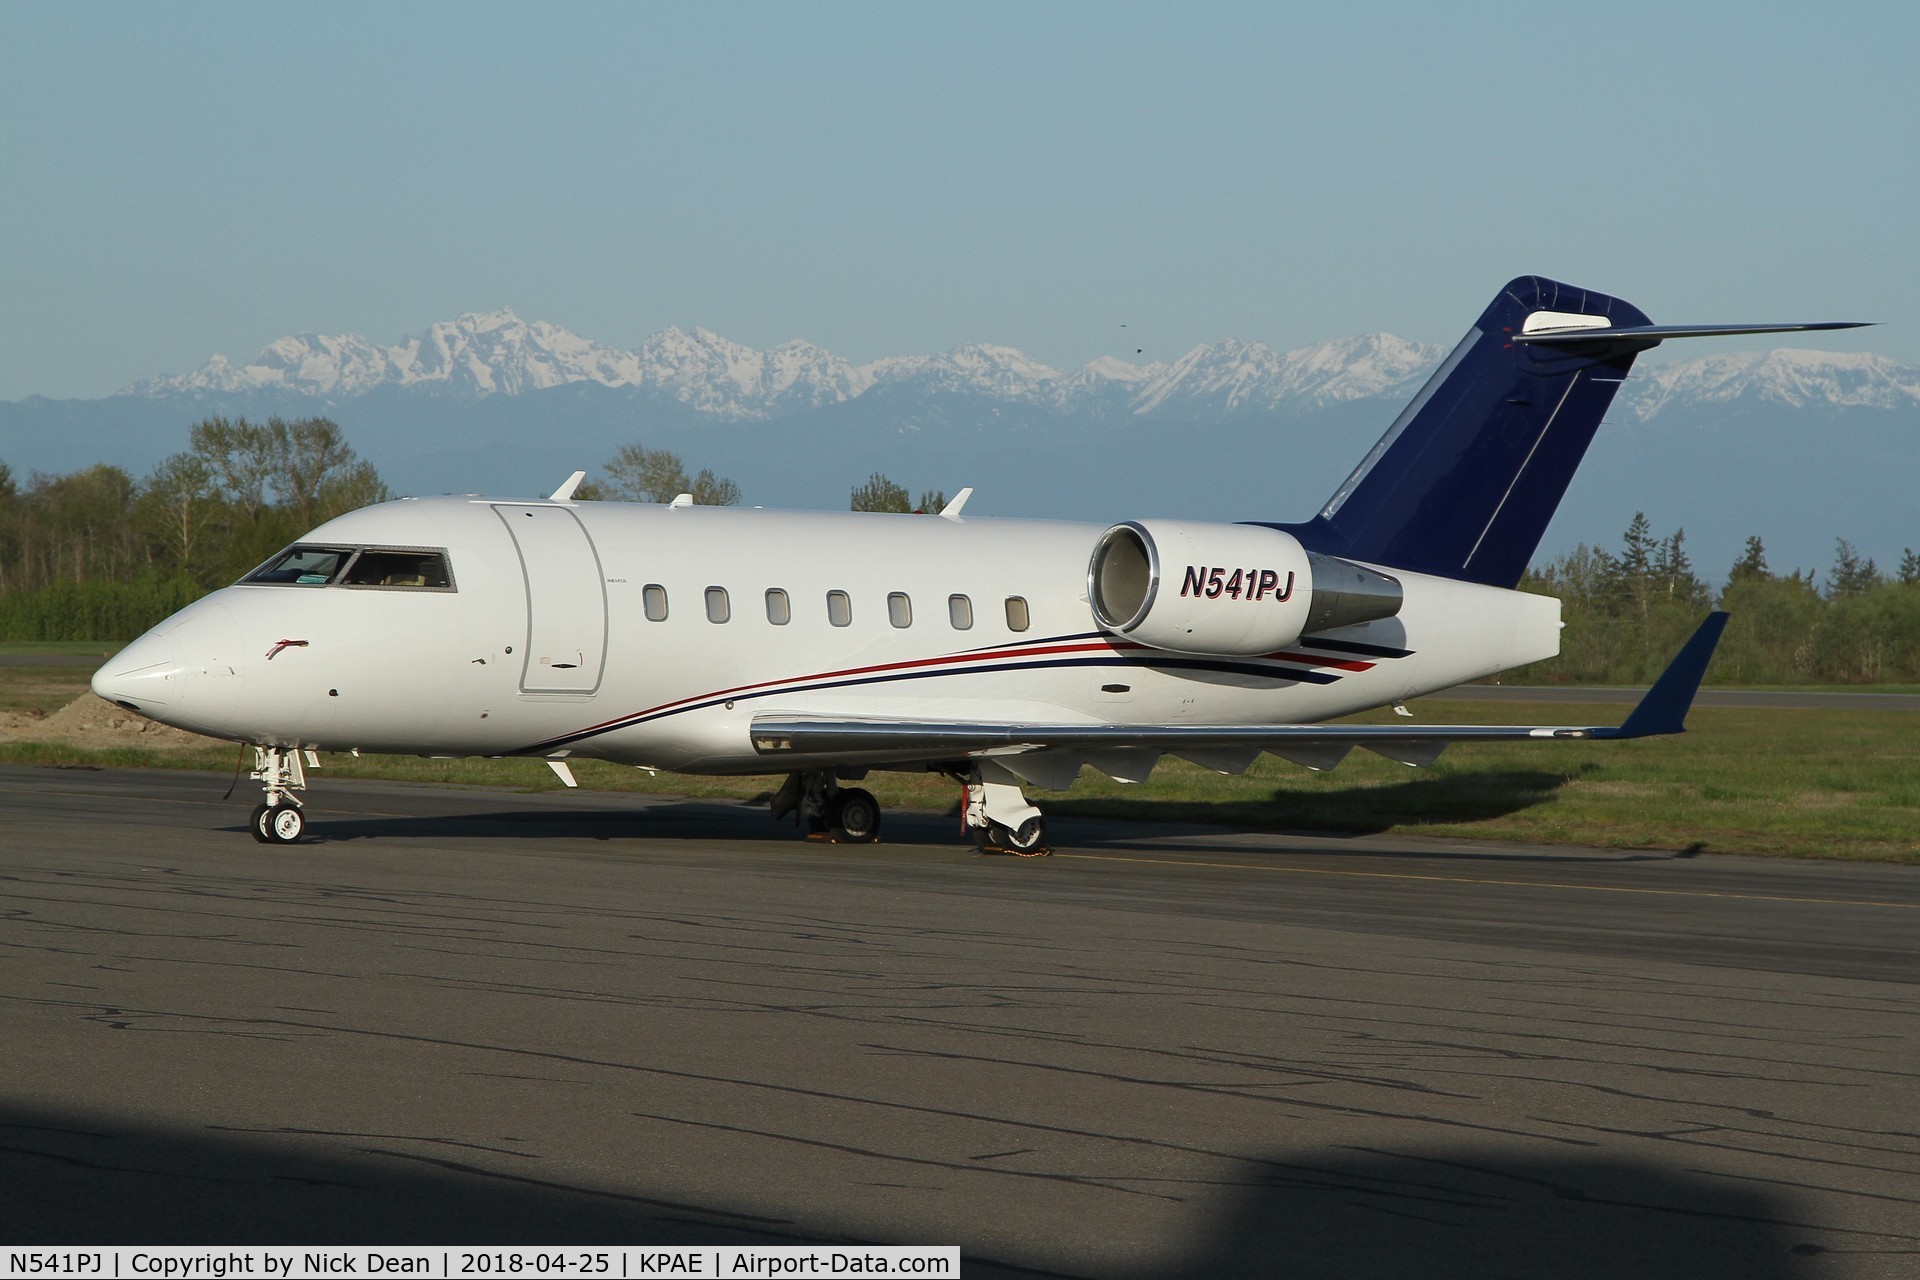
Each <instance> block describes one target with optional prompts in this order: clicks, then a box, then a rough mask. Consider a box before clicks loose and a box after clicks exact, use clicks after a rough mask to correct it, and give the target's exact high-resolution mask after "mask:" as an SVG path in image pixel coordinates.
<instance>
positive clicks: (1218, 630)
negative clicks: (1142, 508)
mask: <svg viewBox="0 0 1920 1280" xmlns="http://www.w3.org/2000/svg"><path fill="white" fill-rule="evenodd" d="M1400 601H1401V592H1400V583H1399V581H1398V580H1396V579H1394V578H1390V577H1388V576H1387V575H1386V574H1383V573H1378V572H1375V571H1374V570H1372V569H1366V568H1362V567H1361V566H1360V565H1357V564H1353V563H1351V562H1350V561H1346V560H1342V559H1340V558H1338V557H1337V556H1324V555H1320V554H1318V553H1316V552H1312V551H1308V550H1307V549H1306V548H1305V547H1302V546H1301V545H1300V543H1299V541H1298V540H1297V539H1296V538H1294V536H1293V535H1292V534H1289V533H1282V532H1281V531H1280V530H1278V529H1269V528H1266V527H1264V526H1262V525H1251V524H1209V523H1201V522H1198V521H1192V520H1155V521H1152V522H1151V523H1149V524H1142V523H1138V522H1136V521H1132V520H1129V521H1127V522H1126V523H1124V524H1117V525H1115V526H1113V528H1111V529H1109V530H1107V531H1106V532H1105V533H1104V534H1102V535H1101V536H1100V540H1099V542H1097V543H1095V544H1094V548H1093V559H1092V560H1091V561H1090V562H1089V563H1088V565H1087V602H1088V603H1089V604H1091V605H1092V606H1093V616H1094V619H1095V621H1097V622H1098V623H1099V624H1100V625H1101V626H1102V627H1103V628H1105V629H1106V630H1108V631H1114V632H1118V633H1119V634H1121V635H1124V636H1126V637H1127V638H1128V639H1129V640H1136V641H1138V642H1139V643H1141V644H1145V645H1151V646H1153V647H1154V648H1156V649H1167V650H1171V651H1173V652H1175V653H1204V654H1209V655H1215V656H1221V657H1226V656H1233V657H1252V656H1255V655H1258V654H1263V653H1272V652H1274V651H1275V650H1277V649H1284V648H1285V647H1286V646H1288V645H1290V644H1292V643H1293V642H1294V641H1296V640H1298V639H1299V638H1300V637H1301V636H1303V635H1311V634H1313V633H1314V632H1318V631H1328V630H1331V629H1333V628H1335V627H1346V626H1352V625H1354V624H1356V623H1361V622H1372V621H1374V620H1375V619H1377V618H1391V617H1392V616H1393V615H1394V614H1396V613H1398V612H1400Z"/></svg>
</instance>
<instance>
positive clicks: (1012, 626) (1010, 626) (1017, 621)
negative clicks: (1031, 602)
mask: <svg viewBox="0 0 1920 1280" xmlns="http://www.w3.org/2000/svg"><path fill="white" fill-rule="evenodd" d="M1031 625H1033V619H1032V618H1030V617H1028V616H1027V598H1026V597H1025V596H1008V597H1007V630H1009V631H1025V630H1026V629H1027V628H1028V627H1029V626H1031Z"/></svg>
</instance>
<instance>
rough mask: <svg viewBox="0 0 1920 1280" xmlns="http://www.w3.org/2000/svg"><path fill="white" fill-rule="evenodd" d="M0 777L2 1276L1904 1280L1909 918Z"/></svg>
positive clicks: (1089, 828) (1279, 850)
mask: <svg viewBox="0 0 1920 1280" xmlns="http://www.w3.org/2000/svg"><path fill="white" fill-rule="evenodd" d="M226 785H227V779H226V778H224V777H215V776H213V775H209V774H193V773H170V772H158V771H154V772H148V771H94V770H64V769H37V768H25V767H11V766H9V767H0V1189H3V1193H0V1241H3V1242H5V1243H29V1242H59V1243H81V1242H85V1243H148V1244H151V1243H194V1242H211V1243H229V1242H231V1243H241V1242H273V1243H297V1244H318V1243H331V1242H370V1243H403V1242H431V1243H443V1244H458V1243H479V1242H522V1243H572V1242H608V1243H615V1242H617V1243H627V1244H640V1243H648V1242H659V1243H694V1242H713V1243H745V1242H754V1241H764V1242H777V1243H792V1242H805V1241H812V1240H836V1241H844V1240H855V1241H871V1242H880V1243H937V1244H953V1243H957V1244H959V1245H960V1246H961V1247H962V1249H963V1251H964V1253H963V1256H964V1258H965V1264H966V1274H967V1275H969V1276H1002V1275H1004V1276H1035V1275H1066V1276H1086V1277H1120V1278H1133V1277H1138V1278H1141V1280H1147V1278H1153V1280H1163V1278H1171V1277H1190V1276H1192V1277H1198V1276H1286V1277H1321V1276H1326V1277H1367V1276H1380V1277H1394V1278H1395V1280H1404V1278H1406V1277H1467V1276H1472V1277H1490V1276H1528V1277H1532V1276H1540V1277H1595V1278H1598V1277H1608V1278H1609V1280H1612V1278H1615V1277H1622V1276H1634V1277H1666V1276H1674V1277H1679V1276H1686V1277H1689V1278H1694V1277H1711V1276H1738V1277H1742V1278H1743V1280H1774V1278H1780V1277H1795V1278H1799V1277H1808V1278H1811V1277H1822V1278H1825V1277H1865V1276H1888V1277H1892V1276H1903V1277H1904V1276H1911V1275H1913V1274H1915V1272H1916V1269H1920V1206H1917V1204H1916V1201H1917V1200H1920V1089H1916V1079H1915V1078H1916V1072H1920V1017H1916V1014H1917V1013H1920V999H1916V996H1920V987H1916V978H1917V977H1920V966H1917V965H1916V958H1917V957H1920V868H1913V867H1896V866H1871V865H1852V864H1838V863H1814V862H1796V861H1786V860H1782V861H1768V860H1761V859H1743V858H1720V857H1710V856H1699V857H1687V856H1684V855H1671V854H1634V853H1617V852H1606V851H1595V850H1581V849H1546V848H1529V847H1522V846H1513V845H1494V844H1476V843H1471V842H1459V841H1422V840H1414V839H1405V838H1385V837H1369V838H1360V839H1336V838H1308V837H1283V836H1268V835H1253V834H1245V833H1236V832H1231V831H1222V830H1214V829H1201V828H1174V827H1147V826H1139V825H1127V824H1120V823H1096V822H1074V821H1060V822H1057V823H1056V824H1055V827H1056V830H1055V832H1054V836H1055V840H1056V845H1057V847H1058V849H1059V852H1058V853H1057V854H1056V855H1055V856H1054V857H1051V858H1046V859H1033V860H1018V859H1013V858H1008V857H990V856H982V855H978V854H976V853H974V852H973V851H972V849H971V848H970V847H967V846H964V845H962V844H961V843H960V842H959V840H958V836H957V833H956V832H955V831H954V830H953V825H952V824H953V820H952V819H950V818H914V817H904V816H896V815H889V819H888V822H889V826H888V835H889V837H890V838H889V842H888V843H885V844H881V845H876V846H827V845H819V844H809V843H806V842H803V841H801V840H799V839H797V838H796V837H795V836H794V835H793V834H792V830H791V828H789V827H785V826H776V825H775V824H774V823H772V822H771V820H770V819H768V818H767V816H766V814H765V813H764V811H762V810H756V809H751V808H747V807H745V806H737V805H728V804H716V803H689V802H673V801H661V800H658V799H648V798H635V797H625V796H611V795H606V794H582V793H566V794H553V793H541V794H532V795H519V794H512V793H506V792H500V791H491V790H478V789H435V788H430V787H424V786H414V785H406V784H382V783H365V782H330V781H326V780H324V778H323V779H322V780H320V781H318V782H317V784H316V786H315V788H314V789H313V790H312V791H311V792H310V793H309V800H310V803H311V805H312V812H313V825H312V827H311V830H312V833H313V837H314V838H313V840H312V841H311V842H310V843H306V844H302V845H299V846H294V847H290V848H287V847H276V846H263V845H260V844H257V843H255V842H254V841H253V840H252V839H251V838H250V837H249V836H248V835H247V834H246V830H245V820H246V816H247V811H248V808H249V807H250V805H251V804H252V803H253V799H254V797H253V796H251V795H249V794H246V793H245V791H244V787H245V784H244V783H243V784H242V787H243V790H242V791H241V792H240V793H237V794H236V796H235V798H234V799H232V800H230V801H225V802H223V801H222V800H221V793H222V791H223V790H224V789H225V787H226Z"/></svg>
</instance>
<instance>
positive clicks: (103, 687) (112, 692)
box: [93, 630, 180, 711]
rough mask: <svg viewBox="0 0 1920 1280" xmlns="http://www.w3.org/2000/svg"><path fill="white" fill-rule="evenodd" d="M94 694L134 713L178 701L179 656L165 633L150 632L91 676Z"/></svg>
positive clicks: (114, 656) (108, 660)
mask: <svg viewBox="0 0 1920 1280" xmlns="http://www.w3.org/2000/svg"><path fill="white" fill-rule="evenodd" d="M93 691H94V692H95V693H97V694H99V695H100V696H101V697H103V698H105V699H106V700H107V701H108V702H113V703H118V704H119V705H120V706H123V707H127V708H129V709H131V710H134V711H140V710H143V709H145V708H147V707H150V706H159V707H164V706H166V705H167V704H168V703H169V702H178V701H179V700H180V653H179V650H177V649H175V648H174V645H173V640H172V638H171V637H170V636H168V635H167V634H166V633H165V632H162V631H158V630H155V631H149V632H147V634H145V635H143V636H141V637H140V638H139V639H138V640H135V641H134V642H133V643H132V644H130V645H128V646H127V647H126V648H124V649H122V650H121V651H120V652H118V653H116V654H114V655H113V656H112V657H111V658H108V659H107V660H106V662H105V663H104V664H102V665H101V667H100V669H99V670H98V671H96V672H94V673H93Z"/></svg>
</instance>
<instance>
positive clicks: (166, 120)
mask: <svg viewBox="0 0 1920 1280" xmlns="http://www.w3.org/2000/svg"><path fill="white" fill-rule="evenodd" d="M1462 9H1466V10H1467V12H1466V13H1464V14H1463V13H1461V12H1460V11H1461V10H1462ZM1916 49H1920V8H1916V6H1914V5H1912V4H1910V3H1906V4H1893V3H1885V4H1849V5H1843V6H1822V5H1811V4H1801V5H1784V4H1768V3H1744V4H1727V5H1720V4H1705V3H1688V4H1684V5H1674V4H1670V3H1669V4H1658V5H1638V4H1620V3H1615V4H1607V5H1602V6H1597V7H1596V6H1593V5H1566V4H1557V5H1549V4H1541V3H1539V2H1538V0H1533V2H1532V3H1525V4H1513V5H1485V6H1460V5H1433V4H1426V5H1409V4H1375V5H1367V4H1354V5H1341V6H1332V5H1321V4H1315V5H1302V6H1297V7H1295V6H1282V5H1275V4H1247V5H1239V4H1232V5H1212V6H1198V7H1196V6H1193V5H1178V6H1176V5H1174V4H1171V3H1163V4H1155V5H1147V6H1127V5H1114V4H1098V5H1082V4H1049V5H1031V4H1017V5H1016V4H1009V5H996V4H977V3H969V4H965V5H956V4H946V5H938V6H935V5H927V4H876V5H865V4H859V5H856V4H823V5H699V6H674V7H667V6H643V5H625V4H623V5H590V4H571V5H557V6H537V7H536V6H528V5H514V6H489V5H479V4H472V3H463V4H456V5H438V4H424V3H409V4H401V5H394V4H387V3H382V4H353V3H338V2H332V3H327V4H303V5H297V6H296V5H284V4H282V5H234V6H228V5H214V4H170V5H133V4H112V5H100V4H83V3H82V4H75V3H63V4H52V3H35V4H17V3H4V4H0V399H14V398H18V397H21V396H25V395H29V394H35V393H38V394H43V395H52V396H96V395H103V394H107V393H110V392H112V391H114V390H116V389H118V388H119V387H121V386H123V385H124V384H126V383H127V382H129V381H131V380H133V379H135V378H138V377H141V376H145V375H148V374H154V373H163V372H180V371H184V370H187V369H191V368H194V367H196V366H198V365H199V364H200V363H201V362H202V361H204V360H205V359H206V358H207V357H208V356H209V355H211V354H212V353H213V352H215V351H219V352H222V353H225V354H227V355H229V356H232V357H235V358H236V359H243V358H245V357H247V356H250V355H252V354H253V352H255V351H256V350H258V349H259V347H260V346H261V345H262V344H263V343H265V342H267V341H269V340H270V339H272V338H275V337H278V336H280V335H281V334H285V333H290V332H298V331H302V330H317V331H320V332H327V333H336V332H359V333H364V334H366V335H367V336H369V337H372V338H374V339H376V340H379V341H389V342H390V341H394V340H397V339H398V338H400V337H401V336H403V335H405V334H408V333H415V332H418V331H420V330H421V329H423V328H424V327H425V326H426V325H428V324H429V323H431V322H432V321H435V320H439V319H446V318H450V317H452V316H454V315H456V314H458V313H460V312H462V311H466V310H474V309H481V308H488V307H493V306H497V305H500V304H502V303H505V304H510V305H512V306H514V307H515V308H517V309H518V310H519V312H520V314H521V315H522V316H524V317H526V318H529V319H533V318H539V319H549V320H552V321H554V322H556V323H559V324H562V325H565V326H567V327H569V328H571V329H573V330H575V331H576V332H579V333H581V334H584V335H586V336H588V337H591V338H595V339H598V340H600V341H602V342H608V343H613V344H617V345H628V344H632V343H635V342H637V341H638V340H639V339H640V338H642V337H644V336H645V335H646V334H648V333H651V332H653V331H655V330H657V329H660V328H662V327H664V326H665V325H667V324H670V323H678V324H681V325H685V326H691V325H695V324H700V325H706V326H708V327H709V328H712V329H715V330H718V331H719V332H721V333H723V334H726V335H728V336H729V337H733V338H736V339H738V340H740V341H743V342H748V343H751V344H753V345H756V346H766V345H770V344H773V343H776V342H780V341H783V340H785V339H788V338H794V337H805V338H809V339H811V340H813V341H815V342H818V343H820V344H822V345H823V346H826V347H827V348H829V349H830V350H833V351H835V352H838V353H840V354H843V355H846V356H849V357H851V358H856V359H865V358H871V357H874V356H879V355H891V354H906V353H920V352H929V351H936V350H942V349H945V348H948V347H951V346H953V345H955V344H958V343H961V342H968V341H983V340H984V341H995V342H1003V343H1008V344H1011V345H1014V346H1018V347H1021V348H1023V349H1025V350H1026V351H1028V352H1029V353H1030V354H1032V355H1034V356H1036V357H1037V358H1039V359H1042V360H1045V361H1047V362H1049V363H1053V364H1056V365H1063V366H1070V365H1074V364H1077V363H1079V362H1082V361H1084V360H1087V359H1089V358H1091V357H1093V356H1096V355H1101V354H1108V353H1119V352H1121V351H1123V350H1126V354H1128V355H1129V356H1131V354H1132V353H1131V350H1129V348H1131V347H1134V346H1141V345H1144V346H1146V347H1147V348H1148V352H1147V358H1154V357H1161V358H1165V357H1169V356H1172V355H1176V354H1178V353H1179V352H1180V351H1183V350H1184V349H1186V348H1187V347H1189V346H1191V345H1192V344H1193V343H1195V342H1200V341H1205V340H1210V339H1214V338H1221V337H1241V338H1248V339H1258V340H1262V341H1265V342H1269V343H1272V344H1274V345H1276V346H1280V347H1288V346H1295V345H1299V344H1302V343H1305V342H1309V341H1314V340H1318V339H1321V338H1326V337H1333V336H1338V335H1342V334H1348V333H1356V332H1362V331H1365V330H1369V329H1386V330H1391V331H1393V332H1397V333H1400V334H1402V335H1404V336H1406V337H1410V338H1417V339H1423V340H1429V341H1451V340H1452V339H1454V338H1455V337H1457V336H1458V335H1459V333H1460V332H1461V331H1462V330H1463V329H1464V327H1465V324H1466V322H1467V321H1468V320H1469V319H1470V318H1471V317H1472V315H1473V314H1474V313H1475V312H1476V311H1477V310H1478V309H1479V307H1480V306H1481V305H1483V303H1484V302H1485V300H1486V299H1487V298H1488V297H1489V296H1491V293H1492V291H1493V290H1494V289H1495V288H1496V287H1497V286H1498V285H1499V284H1500V283H1501V282H1502V281H1504V280H1505V279H1507V278H1508V277H1509V276H1512V275H1514V274H1518V273H1521V272H1540V273H1543V274H1549V275H1554V276H1558V277H1559V278H1561V279H1565V280H1570V281H1572V282H1574V283H1578V284H1582V285H1587V286H1590V287H1594V288H1598V289H1601V290H1604V291H1607V292H1612V293H1618V294H1620V295H1622V296H1625V297H1628V298H1630V299H1632V300H1633V301H1635V302H1636V303H1638V304H1639V305H1640V306H1642V307H1643V308H1644V309H1645V310H1646V311H1648V312H1649V313H1650V314H1652V315H1653V316H1654V318H1655V319H1657V320H1768V319H1776V318H1788V319H1798V318H1814V319H1818V318H1836V319H1869V320H1880V321H1886V322H1889V324H1888V327H1886V328H1882V329H1877V330H1871V331H1868V332H1867V333H1866V335H1864V336H1860V337H1846V336H1840V337H1835V338H1832V339H1829V340H1828V341H1827V343H1826V344H1825V345H1829V346H1834V347H1838V348H1841V349H1852V350H1861V349H1866V350H1878V351H1883V352H1885V353H1887V354H1889V355H1892V356H1895V357H1897V358H1900V359H1903V360H1909V361H1920V326H1916V325H1915V324H1914V323H1913V322H1914V320H1915V318H1916V317H1915V312H1916V306H1915V302H1914V298H1915V288H1914V276H1915V266H1916V261H1917V259H1920V252H1917V251H1916V244H1920V216H1917V215H1920V161H1917V160H1916V155H1917V154H1920V153H1917V152H1916V144H1920V111H1917V110H1916V106H1917V105H1920V90H1917V89H1916V84H1920V77H1916V75H1915V72H1914V66H1913V60H1914V56H1915V51H1916ZM1123 323H1124V324H1126V325H1127V326H1128V329H1127V331H1126V333H1125V334H1124V335H1122V334H1121V333H1120V330H1119V326H1120V325H1121V324H1123ZM1809 345H1813V344H1809ZM1719 349H1725V348H1724V347H1722V348H1719Z"/></svg>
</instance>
